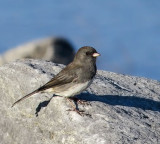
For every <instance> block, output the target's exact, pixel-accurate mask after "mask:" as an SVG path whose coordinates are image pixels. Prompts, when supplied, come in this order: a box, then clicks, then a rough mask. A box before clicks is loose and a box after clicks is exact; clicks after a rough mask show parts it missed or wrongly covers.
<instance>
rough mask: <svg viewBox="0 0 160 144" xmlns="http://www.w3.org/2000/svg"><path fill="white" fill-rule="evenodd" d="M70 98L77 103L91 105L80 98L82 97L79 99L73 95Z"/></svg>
mask: <svg viewBox="0 0 160 144" xmlns="http://www.w3.org/2000/svg"><path fill="white" fill-rule="evenodd" d="M70 99H72V100H74V101H75V102H76V103H78V104H81V105H91V104H90V103H89V102H88V101H86V100H80V99H78V98H76V97H72V98H70Z"/></svg>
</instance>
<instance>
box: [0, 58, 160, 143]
mask: <svg viewBox="0 0 160 144" xmlns="http://www.w3.org/2000/svg"><path fill="white" fill-rule="evenodd" d="M63 67H64V66H63V65H57V64H54V63H51V62H46V61H42V60H41V61H40V60H20V61H16V62H13V63H10V64H6V65H3V66H1V67H0V91H1V93H0V106H1V107H0V140H1V142H0V143H2V144H13V143H15V144H53V143H54V144H122V143H123V144H142V143H145V144H158V143H160V82H158V81H155V80H150V79H146V78H140V77H134V76H128V75H122V74H116V73H112V72H107V71H98V73H97V75H96V77H95V79H94V81H93V83H92V85H91V86H90V87H89V88H88V89H87V91H86V92H84V93H82V94H81V95H79V96H78V97H79V98H81V99H84V100H88V101H89V102H90V104H91V105H87V106H82V105H78V108H79V109H80V110H84V111H85V113H86V114H88V115H85V116H84V117H82V116H80V115H79V114H77V113H76V112H74V111H67V110H68V109H70V108H71V106H70V104H69V102H68V101H67V100H66V99H65V98H62V97H53V98H52V99H51V100H50V101H49V99H50V98H51V97H52V94H46V93H42V94H35V95H33V96H32V97H30V98H28V99H26V100H24V101H22V102H21V103H19V104H18V105H16V106H15V107H13V108H11V105H12V104H13V103H14V102H15V101H16V100H18V99H19V98H21V97H22V96H24V95H26V94H28V93H29V92H32V91H33V90H35V89H37V88H38V87H40V86H42V85H43V84H45V83H46V82H47V81H49V80H50V79H51V78H52V77H53V76H54V75H55V74H57V73H58V72H59V71H60V70H61V69H62V68H63Z"/></svg>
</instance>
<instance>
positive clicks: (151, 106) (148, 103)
mask: <svg viewBox="0 0 160 144" xmlns="http://www.w3.org/2000/svg"><path fill="white" fill-rule="evenodd" d="M52 98H56V97H54V96H53V97H52ZM52 98H50V99H49V100H47V101H43V102H41V103H40V104H39V105H38V106H37V108H36V113H35V115H36V116H38V113H39V112H40V110H41V108H42V107H47V105H48V104H49V102H50V101H51V99H52ZM77 98H78V99H80V100H85V101H88V102H89V101H90V102H91V101H98V102H102V103H105V104H108V105H112V106H126V107H135V108H140V109H143V110H151V111H158V112H160V102H159V101H154V100H151V99H147V98H141V97H137V96H119V95H95V94H90V93H82V94H80V95H78V96H77ZM75 105H76V108H77V109H78V105H77V103H75Z"/></svg>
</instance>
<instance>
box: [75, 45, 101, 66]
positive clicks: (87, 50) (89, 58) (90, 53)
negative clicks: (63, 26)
mask: <svg viewBox="0 0 160 144" xmlns="http://www.w3.org/2000/svg"><path fill="white" fill-rule="evenodd" d="M98 56H100V54H99V53H98V52H97V51H96V50H95V49H94V48H93V47H90V46H84V47H81V48H80V49H79V50H78V52H77V53H76V55H75V58H74V61H78V62H80V63H82V62H84V63H85V62H87V63H88V62H94V63H95V62H96V57H98Z"/></svg>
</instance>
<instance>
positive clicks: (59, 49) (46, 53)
mask: <svg viewBox="0 0 160 144" xmlns="http://www.w3.org/2000/svg"><path fill="white" fill-rule="evenodd" d="M73 57H74V48H73V47H72V45H71V43H70V42H69V41H68V40H66V39H64V38H54V37H50V38H45V39H40V40H36V41H32V42H29V43H26V44H23V45H20V46H18V47H16V48H12V49H10V50H9V51H7V52H6V53H5V54H3V55H1V56H0V65H2V64H5V63H8V62H11V61H14V60H17V59H23V58H32V59H44V60H48V61H52V62H55V63H60V64H68V63H70V62H71V61H72V60H73Z"/></svg>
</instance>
